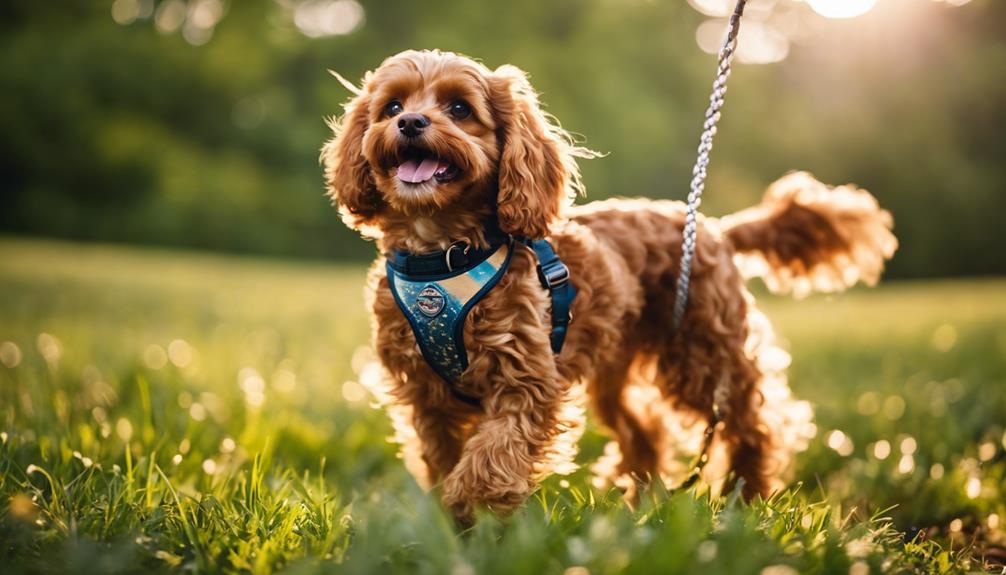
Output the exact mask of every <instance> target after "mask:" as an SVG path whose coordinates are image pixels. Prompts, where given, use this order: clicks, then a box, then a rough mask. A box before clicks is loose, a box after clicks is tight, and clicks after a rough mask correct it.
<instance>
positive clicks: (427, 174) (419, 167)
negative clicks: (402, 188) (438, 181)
mask: <svg viewBox="0 0 1006 575" xmlns="http://www.w3.org/2000/svg"><path fill="white" fill-rule="evenodd" d="M439 167H440V162H438V161H437V160H435V159H433V158H426V159H425V160H423V161H422V162H417V161H416V160H406V161H405V162H402V164H401V165H400V166H398V179H399V180H402V181H404V182H410V183H413V184H418V183H420V182H425V181H426V180H428V179H430V178H432V177H433V174H434V173H435V172H436V171H437V168H439Z"/></svg>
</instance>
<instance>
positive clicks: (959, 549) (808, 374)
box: [0, 238, 1006, 575]
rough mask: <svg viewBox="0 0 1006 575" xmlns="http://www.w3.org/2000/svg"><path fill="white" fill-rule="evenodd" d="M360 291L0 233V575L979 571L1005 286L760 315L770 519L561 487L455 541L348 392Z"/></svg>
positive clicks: (354, 393)
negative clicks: (787, 479)
mask: <svg viewBox="0 0 1006 575" xmlns="http://www.w3.org/2000/svg"><path fill="white" fill-rule="evenodd" d="M363 277H364V269H363V267H362V266H345V267H340V266H336V265H331V264H322V263H286V262H275V261H263V260H257V259H251V258H241V257H223V256H210V255H194V254H191V253H178V252H169V251H157V250H151V249H134V248H119V247H100V246H97V247H96V246H79V245H71V244H61V243H49V242H41V241H27V240H18V239H10V238H8V239H5V240H0V546H2V547H0V564H4V565H5V568H4V572H5V573H17V572H46V573H63V572H82V573H83V572H95V573H112V572H144V573H150V572H161V571H179V570H187V571H198V572H255V573H263V572H270V571H275V570H289V572H293V573H313V572H327V571H338V572H378V573H393V572H403V573H414V572H419V573H452V574H469V573H504V572H506V573H563V572H565V573H568V574H571V575H572V574H583V573H587V572H589V573H595V574H598V573H617V572H628V573H648V572H654V571H659V572H666V573H731V574H732V573H739V574H746V573H750V574H753V575H758V574H760V575H782V574H791V573H797V572H799V573H841V574H843V575H844V574H855V575H863V574H866V573H882V572H883V573H944V572H948V573H956V572H967V571H976V572H981V571H983V570H986V569H987V570H991V571H993V572H1001V571H1002V569H1003V568H1002V567H1001V565H1002V563H1003V561H1004V552H1003V545H1004V542H1006V531H1004V529H1006V503H1004V499H1006V498H1004V492H1006V433H1004V432H1006V429H1004V427H1006V417H1004V415H1006V391H1004V389H1006V388H1004V383H1006V359H1004V358H1006V281H1004V280H967V281H941V282H889V283H887V284H885V285H883V286H882V287H881V288H878V289H876V290H855V291H853V292H852V293H849V294H845V295H842V296H839V297H834V298H825V297H815V298H811V299H809V300H806V301H801V302H793V301H790V300H788V299H781V298H773V297H769V296H766V295H760V296H759V298H760V301H761V302H762V305H763V307H764V308H766V310H767V312H768V314H769V316H770V317H771V318H772V319H773V321H774V322H775V324H776V326H777V328H778V330H779V332H780V335H781V336H782V337H783V338H784V340H785V342H786V347H787V348H788V349H789V351H790V352H791V353H792V355H793V362H792V367H791V369H790V375H791V380H792V385H793V388H794V390H795V392H796V394H797V395H798V396H800V397H801V398H804V399H808V400H810V401H811V402H813V404H814V406H815V409H816V414H817V415H816V417H817V430H818V432H817V436H816V437H815V439H814V440H813V441H812V442H811V446H810V448H809V449H808V450H807V451H806V452H804V453H803V454H801V455H800V456H799V457H798V460H797V461H798V463H797V469H796V478H795V480H794V482H793V484H792V488H791V490H790V491H787V492H785V493H783V494H780V495H778V496H776V497H774V498H772V499H771V500H769V501H765V502H762V501H759V502H755V503H753V504H750V505H749V504H745V503H743V502H742V501H739V500H738V499H737V498H736V497H735V496H734V495H729V496H727V497H724V498H709V497H708V496H706V495H704V494H703V493H701V492H685V493H675V494H668V493H666V492H662V491H655V492H650V493H647V494H646V495H645V496H644V497H643V504H642V505H641V506H640V507H639V508H638V509H636V510H630V509H628V508H626V507H625V506H624V505H623V504H622V503H621V501H620V499H619V494H618V493H617V492H612V491H605V490H597V489H595V488H592V487H591V486H590V478H589V477H588V475H587V473H586V472H585V471H580V472H577V473H576V474H574V475H572V476H570V477H567V478H552V479H550V480H549V481H548V482H547V484H546V486H545V487H544V488H543V489H542V490H540V491H539V492H538V493H537V494H536V495H535V497H534V498H533V500H532V501H530V502H529V504H528V505H527V506H526V508H525V509H524V510H522V511H521V512H519V513H518V514H517V515H515V516H514V517H512V518H510V519H508V520H505V521H499V520H496V519H494V518H492V517H483V518H482V519H481V520H480V522H479V523H478V525H477V526H476V527H475V528H474V529H472V530H471V531H469V532H465V533H462V534H457V533H456V530H455V527H454V526H453V525H452V523H451V522H450V521H449V519H448V518H447V517H446V516H445V515H444V513H443V512H442V510H441V509H440V507H439V505H438V503H437V501H436V499H435V497H433V496H428V495H425V494H423V493H422V491H421V490H420V489H419V488H418V487H417V486H416V485H415V483H414V482H413V481H412V480H411V478H409V476H408V475H407V474H406V473H405V471H404V469H403V467H402V465H401V462H400V461H398V460H396V458H395V450H394V447H393V446H392V445H391V444H389V443H388V441H387V436H388V435H389V434H390V426H389V425H388V424H387V422H386V421H385V419H384V416H383V415H382V414H381V413H380V412H377V411H375V410H374V409H372V408H371V407H370V405H369V404H370V398H368V396H367V394H366V392H365V390H364V387H363V386H361V385H360V383H359V382H360V381H361V380H363V381H366V379H367V378H372V377H374V376H375V373H374V370H373V368H372V367H370V365H371V364H370V363H369V361H370V358H371V354H370V352H369V351H368V348H367V339H368V324H367V316H366V314H365V312H364V309H363V303H362V286H363ZM603 441H604V440H603V437H602V436H601V435H600V434H599V433H598V430H596V429H592V430H591V431H590V432H588V434H587V436H586V437H585V439H584V440H583V442H582V453H581V458H582V459H583V460H584V461H587V460H590V459H591V458H593V457H596V456H597V455H598V453H599V452H600V451H601V447H602V445H603Z"/></svg>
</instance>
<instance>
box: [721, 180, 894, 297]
mask: <svg viewBox="0 0 1006 575" xmlns="http://www.w3.org/2000/svg"><path fill="white" fill-rule="evenodd" d="M721 225H722V228H723V230H724V233H725V235H726V237H727V239H728V240H729V241H730V242H731V243H732V244H733V246H734V249H735V250H736V251H737V262H738V264H739V266H740V269H741V272H742V273H743V274H744V276H745V277H746V278H751V277H761V278H762V279H763V280H764V281H765V285H767V286H768V288H769V289H770V290H771V291H772V292H774V293H790V292H792V293H793V295H795V296H796V297H802V296H805V295H807V294H808V293H810V292H811V291H813V290H817V291H821V292H837V291H842V290H844V289H846V288H848V287H851V286H852V285H854V284H855V283H856V282H857V281H862V282H864V283H866V284H867V285H874V284H876V283H877V280H878V279H880V274H881V272H882V271H883V270H884V262H885V261H886V260H889V259H891V256H893V255H894V251H895V250H896V249H897V248H898V240H897V238H895V237H894V234H892V233H891V228H892V226H893V220H892V218H891V214H890V212H888V211H887V210H884V209H881V208H880V205H879V204H878V203H877V200H876V198H874V197H873V196H872V195H870V193H869V192H867V191H866V190H861V189H858V188H856V187H855V186H851V185H846V186H838V187H835V188H832V187H830V186H826V185H825V184H822V183H821V182H819V181H817V180H816V179H814V177H813V176H811V175H810V174H808V173H806V172H795V173H792V174H788V175H786V176H784V177H783V178H782V179H780V180H778V181H777V182H775V183H774V184H772V185H771V186H769V189H768V191H767V192H766V193H765V197H764V198H763V199H762V202H761V204H759V205H757V206H755V207H753V208H749V209H747V210H744V211H742V212H738V213H736V214H733V215H730V216H727V217H725V218H723V219H722V220H721Z"/></svg>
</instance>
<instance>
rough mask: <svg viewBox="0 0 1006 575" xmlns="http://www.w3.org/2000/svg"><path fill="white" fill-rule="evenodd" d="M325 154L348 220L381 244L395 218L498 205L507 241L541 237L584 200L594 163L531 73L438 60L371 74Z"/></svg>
mask: <svg viewBox="0 0 1006 575" xmlns="http://www.w3.org/2000/svg"><path fill="white" fill-rule="evenodd" d="M332 128H333V130H334V132H335V136H334V137H333V138H332V139H331V140H330V141H329V142H327V143H326V144H325V146H324V148H323V149H322V161H323V163H324V165H325V175H326V181H327V185H328V192H329V194H330V196H331V197H332V198H333V199H334V200H335V202H336V203H338V205H339V208H340V211H341V212H342V214H343V217H344V219H345V220H346V222H347V223H348V224H349V225H350V226H352V227H354V228H357V229H361V230H363V231H364V232H365V233H368V234H369V235H379V233H380V230H381V228H382V221H383V219H384V218H385V216H387V215H388V214H389V213H391V212H394V213H397V214H402V215H405V216H406V217H410V216H416V215H429V214H431V213H433V212H436V211H438V210H446V209H456V208H457V206H459V205H473V202H474V203H475V204H478V203H480V202H481V203H485V204H489V207H490V208H492V209H493V210H495V213H496V215H497V218H498V221H499V225H500V227H501V228H502V229H503V231H505V232H507V233H511V234H514V235H518V236H527V237H533V238H538V237H542V236H544V235H545V234H546V233H547V231H548V225H549V223H550V222H551V221H553V220H554V219H555V218H556V217H557V216H558V215H559V213H560V210H561V209H562V206H563V205H565V204H566V203H567V201H568V199H569V198H570V197H571V196H572V195H573V194H575V193H576V191H577V190H579V187H580V183H579V172H578V170H577V166H576V162H575V160H574V156H589V155H590V153H589V152H588V151H587V150H585V149H583V148H579V147H577V146H575V145H574V144H573V143H572V141H571V139H570V138H569V136H568V134H567V133H566V132H565V131H563V130H562V129H561V128H559V127H558V125H557V124H556V123H554V122H552V121H550V118H549V117H548V116H546V115H545V114H544V113H543V112H542V110H541V109H540V108H539V106H538V99H537V96H536V94H535V92H534V90H533V89H532V88H531V85H530V84H529V83H528V81H527V77H526V75H525V74H524V73H523V72H522V71H521V70H519V69H518V68H515V67H513V66H501V67H500V68H497V69H496V70H490V69H489V68H487V67H486V66H484V65H482V64H481V63H479V62H476V61H474V60H471V59H469V58H466V57H463V56H459V55H457V54H452V53H448V52H439V51H421V52H420V51H411V50H410V51H406V52H402V53H400V54H398V55H396V56H393V57H391V58H389V59H387V60H385V61H384V63H382V64H381V66H380V67H379V68H377V70H375V71H373V72H369V73H367V75H366V76H365V77H364V79H363V85H362V86H361V88H360V89H359V90H358V92H357V95H356V97H355V98H353V99H352V100H351V101H350V102H349V103H348V104H347V105H346V113H345V115H344V116H343V117H342V119H341V120H339V121H337V122H335V121H333V122H332Z"/></svg>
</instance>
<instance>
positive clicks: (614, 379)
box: [590, 352, 659, 489]
mask: <svg viewBox="0 0 1006 575" xmlns="http://www.w3.org/2000/svg"><path fill="white" fill-rule="evenodd" d="M632 360H633V353H631V352H627V353H626V354H625V355H624V356H622V357H621V358H619V359H618V360H616V361H614V362H612V363H611V364H608V365H605V366H603V367H601V368H600V369H598V371H597V374H596V376H595V378H594V380H593V381H592V382H591V383H590V397H591V402H592V404H593V408H594V413H595V414H596V415H597V417H598V418H599V419H600V421H601V423H602V424H604V425H605V426H606V427H607V428H608V429H610V430H611V432H612V433H613V434H614V437H615V441H616V442H617V443H618V452H617V453H615V452H613V451H612V450H609V453H608V454H607V456H606V457H605V458H604V459H603V460H602V462H600V464H599V465H596V466H595V468H594V469H595V472H596V473H597V474H598V475H599V476H600V477H601V478H602V479H603V480H605V481H608V482H611V483H615V484H616V485H619V486H620V487H623V488H625V489H629V488H631V487H632V486H631V485H630V484H624V485H623V483H625V482H624V481H622V480H621V478H624V477H635V478H636V479H639V480H647V479H649V478H650V477H651V476H655V475H656V473H657V464H658V461H659V451H658V450H659V438H658V433H659V430H658V429H657V427H658V426H657V425H654V422H652V421H641V420H640V418H639V417H638V416H637V413H635V412H634V411H633V410H630V409H629V408H628V407H627V406H626V403H625V401H626V400H625V388H626V385H627V383H628V382H629V374H630V371H631V367H632Z"/></svg>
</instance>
